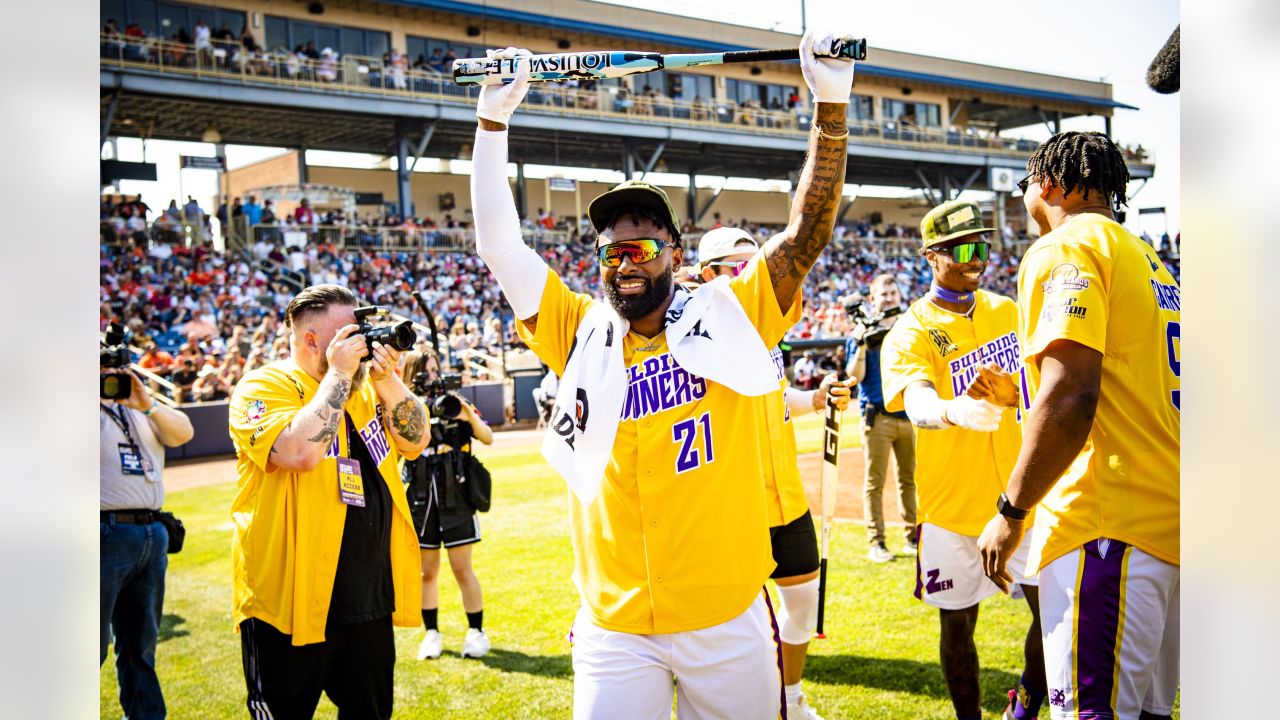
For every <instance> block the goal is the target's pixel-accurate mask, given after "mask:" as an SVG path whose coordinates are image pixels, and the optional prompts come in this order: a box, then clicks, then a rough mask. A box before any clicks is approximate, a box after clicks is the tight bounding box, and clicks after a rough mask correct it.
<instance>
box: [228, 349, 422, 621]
mask: <svg viewBox="0 0 1280 720" xmlns="http://www.w3.org/2000/svg"><path fill="white" fill-rule="evenodd" d="M319 385H320V384H319V383H318V382H317V381H316V380H315V378H313V377H311V376H310V375H308V374H307V372H306V371H305V370H303V369H302V368H300V367H298V365H297V363H295V362H293V361H292V360H283V361H280V362H275V363H271V364H270V365H267V366H266V367H263V368H260V369H258V370H255V371H253V372H251V373H249V374H247V375H245V377H244V379H243V380H241V381H240V382H239V383H237V384H236V389H235V392H234V393H233V394H232V396H231V405H230V408H229V410H228V412H229V414H230V418H229V425H230V431H231V440H232V443H233V444H234V445H235V448H236V471H237V474H238V475H239V482H238V490H237V492H236V497H235V500H234V501H232V504H231V519H232V521H233V522H234V524H235V531H234V533H233V534H232V537H231V557H232V568H233V570H232V575H233V584H234V615H233V622H234V623H235V625H236V627H237V628H239V626H240V623H241V622H242V621H244V620H245V619H247V618H251V617H253V618H259V619H261V620H263V621H265V622H267V623H269V624H271V626H272V627H274V628H276V629H277V630H279V631H280V632H282V633H286V634H288V635H292V642H293V644H294V645H308V644H311V643H317V642H323V641H324V638H325V635H324V631H325V621H326V619H327V617H328V614H329V600H330V598H331V596H332V595H333V580H334V576H335V575H336V574H337V571H338V551H339V549H340V548H341V546H342V531H343V528H344V526H345V524H346V517H347V516H346V513H347V505H345V504H344V503H343V502H342V501H341V500H340V499H339V491H338V458H339V457H344V458H349V457H351V454H350V451H349V450H348V447H347V426H346V419H345V418H344V419H343V422H342V424H341V425H339V430H338V436H337V437H336V438H334V442H333V445H332V446H331V447H330V448H329V452H328V453H327V454H326V455H325V458H324V459H323V460H321V461H320V464H319V465H317V466H316V467H315V469H313V470H310V471H308V472H293V471H290V470H282V469H279V468H277V467H275V465H274V464H272V462H271V458H270V452H271V446H272V445H274V444H275V441H276V438H277V437H279V435H280V433H281V431H283V430H284V429H285V428H286V427H288V425H289V423H290V422H292V421H293V418H294V416H296V415H297V414H298V411H299V410H301V409H302V408H303V406H305V405H306V404H307V403H309V402H311V399H312V398H313V397H314V396H315V393H316V390H317V389H318V388H319ZM380 410H381V408H380V406H379V404H378V396H377V394H376V393H375V392H374V389H373V385H372V384H371V383H369V382H368V381H366V382H365V383H364V384H363V385H362V386H361V387H360V388H359V389H358V390H356V391H353V393H352V397H351V399H350V400H349V401H348V402H347V407H346V412H347V414H348V415H350V416H351V421H352V422H353V423H354V424H355V426H356V427H355V430H356V431H357V432H358V433H359V435H360V437H361V438H363V440H364V442H365V446H366V447H367V448H368V450H369V454H370V456H372V457H373V460H374V462H375V463H377V465H378V471H379V474H380V475H381V476H382V481H383V482H385V483H386V485H387V490H388V491H389V492H390V494H391V502H392V504H393V505H394V506H395V511H394V512H393V513H392V517H391V575H392V584H393V586H394V589H395V611H394V613H393V614H392V617H391V619H392V622H393V623H394V624H396V625H400V626H402V627H415V626H417V625H418V624H419V623H420V622H421V620H422V618H421V615H420V613H419V610H420V609H421V603H422V578H421V567H420V560H419V553H418V538H417V533H416V532H415V531H414V527H413V521H412V519H411V518H410V515H409V503H408V500H407V499H406V498H405V494H404V484H403V483H402V482H401V481H400V470H399V461H400V458H401V455H400V453H399V451H398V450H397V449H396V446H395V441H394V440H393V439H392V437H391V431H390V430H389V429H387V428H386V427H385V426H384V425H383V423H382V413H381V411H380ZM410 459H411V458H410ZM363 482H364V484H365V486H366V487H368V484H369V483H370V482H373V479H371V478H364V479H363ZM354 511H355V512H358V511H359V508H355V509H354Z"/></svg>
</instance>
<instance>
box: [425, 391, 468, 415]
mask: <svg viewBox="0 0 1280 720" xmlns="http://www.w3.org/2000/svg"><path fill="white" fill-rule="evenodd" d="M460 412H462V401H461V400H459V399H458V398H457V397H456V396H454V395H441V396H440V397H438V398H436V400H435V402H433V403H431V414H432V415H435V416H436V417H441V418H444V419H445V420H453V419H454V418H456V417H458V413H460Z"/></svg>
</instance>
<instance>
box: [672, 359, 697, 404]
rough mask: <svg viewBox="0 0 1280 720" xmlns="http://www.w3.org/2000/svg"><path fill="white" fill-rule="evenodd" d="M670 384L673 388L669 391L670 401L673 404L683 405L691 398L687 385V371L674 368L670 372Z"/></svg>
mask: <svg viewBox="0 0 1280 720" xmlns="http://www.w3.org/2000/svg"><path fill="white" fill-rule="evenodd" d="M671 380H672V384H673V385H674V388H673V390H672V392H671V395H672V402H673V403H674V404H675V405H683V404H685V403H687V402H690V401H691V400H693V394H692V392H691V388H690V387H689V373H688V372H687V371H685V370H684V369H683V368H676V371H675V372H674V373H672V374H671Z"/></svg>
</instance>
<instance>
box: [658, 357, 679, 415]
mask: <svg viewBox="0 0 1280 720" xmlns="http://www.w3.org/2000/svg"><path fill="white" fill-rule="evenodd" d="M666 357H667V356H666V355H663V358H666ZM666 364H667V363H665V362H664V363H663V365H664V366H665V365H666ZM672 374H673V373H671V372H669V371H667V370H666V369H665V367H664V369H663V372H662V373H661V374H659V375H658V397H659V398H661V400H662V409H663V410H670V409H671V408H673V407H675V406H676V405H675V398H674V397H672V395H671V376H672Z"/></svg>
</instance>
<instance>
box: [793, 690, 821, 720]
mask: <svg viewBox="0 0 1280 720" xmlns="http://www.w3.org/2000/svg"><path fill="white" fill-rule="evenodd" d="M787 720H822V716H821V715H819V714H818V711H816V710H814V709H813V706H812V705H810V704H809V703H807V702H805V699H804V696H803V695H801V696H800V699H799V700H797V701H796V702H794V703H787Z"/></svg>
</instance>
